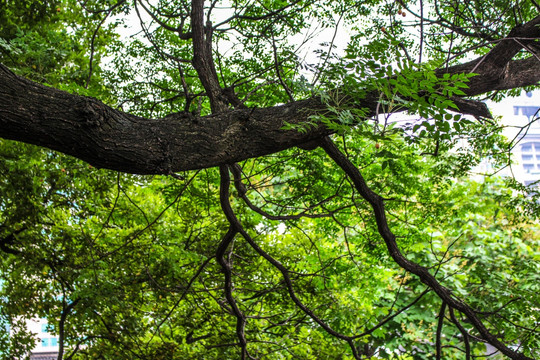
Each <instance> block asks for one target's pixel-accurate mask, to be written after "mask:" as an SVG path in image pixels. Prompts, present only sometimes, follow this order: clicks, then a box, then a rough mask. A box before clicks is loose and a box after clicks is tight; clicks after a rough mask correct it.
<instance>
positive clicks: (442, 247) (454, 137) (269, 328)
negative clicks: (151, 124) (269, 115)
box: [0, 0, 540, 359]
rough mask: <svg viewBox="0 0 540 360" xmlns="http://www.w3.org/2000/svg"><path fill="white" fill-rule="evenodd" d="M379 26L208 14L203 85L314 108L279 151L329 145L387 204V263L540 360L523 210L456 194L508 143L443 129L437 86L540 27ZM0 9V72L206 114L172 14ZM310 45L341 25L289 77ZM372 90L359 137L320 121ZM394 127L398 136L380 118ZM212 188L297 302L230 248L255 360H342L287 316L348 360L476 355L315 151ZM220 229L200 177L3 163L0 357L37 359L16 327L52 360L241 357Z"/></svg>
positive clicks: (462, 323)
mask: <svg viewBox="0 0 540 360" xmlns="http://www.w3.org/2000/svg"><path fill="white" fill-rule="evenodd" d="M425 2H426V3H427V1H425ZM398 3H399V2H396V3H394V2H389V3H388V2H384V1H379V0H371V1H363V2H357V1H348V0H341V1H333V2H312V1H298V2H295V3H294V4H292V5H291V3H289V2H285V1H256V2H253V1H235V2H234V5H235V9H236V11H237V14H241V15H242V16H232V14H233V10H231V9H227V10H223V9H222V6H225V5H226V4H225V5H220V4H218V5H216V7H215V8H216V10H215V13H214V18H213V22H214V23H215V24H220V22H223V25H221V26H218V27H217V29H216V30H215V31H214V37H215V39H214V42H215V46H214V51H215V62H216V64H217V70H218V75H219V80H220V83H221V86H222V87H223V88H227V87H233V86H234V91H235V93H236V96H237V98H238V99H242V101H243V104H244V105H246V106H248V107H264V106H273V105H277V104H281V103H284V102H287V101H289V100H290V98H291V97H293V98H295V99H301V98H305V97H308V96H310V95H311V94H322V97H323V99H324V100H325V101H327V103H328V111H327V112H325V113H322V114H320V115H318V116H315V117H313V118H312V119H311V123H306V125H304V127H298V128H297V129H296V130H298V131H308V130H309V128H310V127H311V126H318V124H320V123H321V122H322V123H323V124H325V125H326V126H330V127H333V128H334V129H335V131H336V135H335V136H334V137H335V141H336V143H337V144H338V146H339V148H340V149H341V150H342V151H343V152H344V153H346V154H347V156H348V157H349V159H350V161H351V162H352V163H354V164H355V165H356V166H357V167H358V168H359V169H360V170H361V171H362V174H363V176H364V177H365V178H366V180H367V182H368V184H369V185H370V187H371V188H372V189H373V190H374V191H375V192H377V193H378V194H380V195H381V196H382V197H383V198H384V199H385V200H386V210H387V216H388V223H389V226H390V228H391V229H392V231H393V232H394V233H395V234H396V236H397V239H398V243H399V247H400V249H401V250H402V252H403V253H404V254H405V255H406V256H407V258H409V259H410V260H412V261H414V262H417V263H420V264H422V265H423V266H425V267H427V268H429V270H430V272H431V273H432V274H433V275H435V276H436V278H437V279H438V280H439V281H440V282H441V284H442V285H444V286H445V287H447V288H448V289H451V291H452V294H453V296H455V297H457V298H459V299H463V300H465V301H466V302H467V303H468V304H470V305H471V306H472V308H474V309H476V310H477V311H478V312H479V314H481V318H482V320H483V321H485V324H486V326H487V327H488V328H489V329H490V331H492V333H494V334H496V335H498V336H499V335H500V336H501V337H504V341H505V342H506V344H508V345H510V346H514V347H519V351H520V352H523V353H525V354H526V355H527V356H530V357H536V356H540V350H539V349H540V334H539V331H538V326H539V324H540V318H539V311H538V309H539V308H540V302H539V298H538V293H539V292H540V271H539V270H540V228H539V227H538V223H537V214H538V200H536V198H534V197H532V195H531V194H527V193H526V192H524V191H523V189H515V188H514V187H515V186H514V187H512V185H515V184H513V183H512V182H511V181H509V180H508V179H504V178H500V177H497V176H484V177H482V178H476V180H473V179H471V178H470V171H471V169H473V168H474V167H475V166H477V165H478V164H480V163H481V161H483V160H485V159H486V158H489V159H490V161H491V162H492V164H493V166H494V167H495V168H497V169H498V168H501V167H504V166H507V165H508V164H509V162H510V159H509V152H508V151H507V150H508V149H509V148H510V147H511V146H512V144H510V143H509V142H508V140H507V139H506V138H505V137H504V136H503V127H502V126H501V125H499V124H498V123H497V121H496V120H493V121H491V120H489V121H488V120H476V119H475V120H471V119H469V118H466V117H463V116H461V115H460V114H458V113H454V112H451V111H449V109H450V110H455V109H456V107H455V104H453V103H452V101H451V100H449V97H452V96H453V95H461V94H463V89H465V88H466V87H467V82H468V79H469V78H470V77H471V76H472V75H470V74H460V75H458V76H446V77H437V76H436V75H435V74H436V70H437V69H439V68H441V67H444V66H445V64H446V63H447V62H448V63H449V64H453V63H455V62H457V61H459V60H462V58H463V57H465V56H470V54H469V53H467V52H466V50H467V49H469V48H472V49H474V50H472V51H474V52H476V53H478V54H483V53H485V52H486V51H487V49H489V47H488V46H487V45H486V44H487V43H489V41H490V39H497V38H499V37H500V36H502V35H503V34H506V33H507V32H508V31H509V30H510V29H511V28H513V27H514V26H515V25H516V23H521V22H523V21H524V19H525V20H526V19H529V18H531V17H532V16H533V15H534V14H535V13H536V12H537V9H536V7H534V5H533V3H534V2H529V1H516V2H515V3H516V4H515V7H514V11H513V12H509V11H507V9H506V7H507V5H508V2H507V1H491V2H489V3H488V2H482V1H470V2H468V3H467V4H459V5H456V2H454V1H436V2H433V3H434V4H439V5H440V7H438V8H437V9H431V8H428V7H427V6H426V8H425V9H423V11H426V12H428V10H429V11H434V12H435V11H437V12H439V14H440V16H441V18H443V19H453V20H452V21H453V22H452V23H447V22H445V21H440V22H433V23H430V24H427V23H426V24H425V27H424V28H423V35H422V42H419V41H418V36H419V34H418V33H417V29H418V26H417V25H418V24H416V20H409V18H411V17H413V15H412V13H411V12H409V10H408V11H407V13H406V14H407V15H406V16H404V15H402V14H405V8H404V7H403V6H400V5H397V4H398ZM403 3H409V2H403ZM83 4H84V6H83ZM208 5H209V4H208ZM405 5H406V4H405ZM0 6H1V7H0V62H1V63H4V64H6V65H8V66H9V67H10V68H12V69H13V70H14V71H16V72H18V73H20V74H23V75H24V76H26V77H29V78H31V79H33V80H35V81H38V82H42V83H45V84H47V85H50V86H53V87H57V88H60V89H64V90H66V91H69V92H74V93H78V94H81V95H87V96H93V97H97V98H99V99H100V100H102V101H103V102H105V103H107V104H109V105H111V106H114V107H119V108H123V109H124V110H126V111H130V112H134V113H136V114H139V115H143V116H146V117H149V118H152V117H158V116H164V115H167V114H168V113H170V112H176V111H181V110H187V111H191V112H194V113H197V114H207V113H209V112H210V105H209V100H208V98H207V97H206V94H205V93H204V92H205V90H204V88H203V85H202V84H201V82H200V81H199V78H198V74H197V73H196V70H195V69H194V68H193V67H192V66H191V64H190V60H189V59H190V58H191V57H192V53H193V49H192V42H191V40H189V39H187V40H186V39H182V38H181V36H179V35H178V34H177V33H174V32H172V31H170V30H169V29H168V28H169V27H171V28H175V29H178V28H180V27H181V26H182V25H184V23H186V24H188V23H189V16H188V15H189V9H190V5H189V4H188V3H187V2H186V1H181V0H175V1H150V2H147V1H133V2H131V1H130V2H125V1H117V0H108V1H85V2H80V1H72V0H55V1H53V0H51V1H48V0H41V1H17V2H13V1H7V0H2V1H0ZM410 6H411V8H410V11H412V12H415V11H417V10H418V11H420V10H419V9H417V8H419V5H418V4H416V2H412V1H411V2H410ZM145 8H146V10H145ZM147 10H148V11H151V12H152V14H153V15H154V16H155V19H153V20H152V19H151V17H150V16H149V15H146V16H143V15H140V16H141V18H143V19H145V20H146V22H145V23H144V27H143V29H144V30H143V31H141V32H138V33H137V31H136V30H133V29H131V28H129V27H128V28H125V27H124V26H123V25H124V24H127V25H129V24H131V23H132V22H133V20H134V19H135V22H137V21H138V18H137V14H141V13H143V14H144V13H146V11H147ZM269 13H270V14H273V13H275V14H278V15H279V16H277V15H276V16H266V15H265V14H269ZM235 14H236V13H235ZM231 16H232V17H231ZM226 19H227V20H226ZM160 22H163V23H162V24H161V26H159V25H158V24H159V23H160ZM314 24H318V25H319V26H320V27H321V28H322V29H330V30H332V29H333V27H334V26H338V25H339V26H341V25H342V24H345V25H346V26H347V29H348V30H347V31H348V32H349V33H351V34H352V36H351V39H350V43H349V46H348V47H347V48H346V49H345V52H344V54H343V56H342V57H338V56H337V55H335V54H336V52H335V51H334V52H330V51H329V49H331V48H332V44H330V43H326V44H313V42H312V44H311V45H312V46H314V48H315V54H316V55H317V57H316V58H314V57H313V55H312V54H311V55H309V57H308V60H304V57H303V56H304V55H305V53H303V51H304V50H299V49H298V47H299V45H298V44H299V42H300V41H302V40H301V39H302V38H300V40H298V41H296V40H295V41H288V39H293V38H295V39H296V37H298V36H299V35H298V34H303V33H305V32H307V31H309V30H310V28H311V30H313V29H312V28H313V27H314V26H315V25H314ZM413 25H414V26H413ZM132 26H133V27H135V25H132ZM186 26H187V25H186ZM451 27H452V28H454V29H461V32H460V31H450V28H451ZM129 31H131V32H129ZM336 31H337V32H338V33H339V32H343V33H345V31H346V30H345V29H344V28H338V30H336ZM127 32H129V34H130V35H131V34H132V33H137V35H136V36H126V33H127ZM466 33H470V34H466ZM338 36H339V35H338ZM486 41H487V43H486ZM482 45H483V46H482ZM314 48H311V50H313V49H314ZM301 49H303V48H301ZM407 49H408V50H407ZM311 50H310V51H311ZM420 51H422V56H423V59H421V61H419V60H418V54H419V52H420ZM462 54H463V55H462ZM186 59H187V60H186ZM309 59H315V60H313V61H311V60H309ZM374 88H375V89H378V90H379V91H380V92H381V94H382V95H381V98H382V101H381V102H380V103H381V110H380V113H381V115H380V116H377V117H375V118H371V119H365V111H364V110H363V109H355V108H350V107H348V106H347V105H345V104H340V103H339V101H338V99H339V98H340V97H339V94H343V93H344V94H346V95H347V96H350V97H359V98H361V97H362V96H365V94H366V92H367V91H368V90H372V89H374ZM336 89H337V90H336ZM426 94H427V95H426ZM498 96H500V95H498ZM405 108H406V109H408V112H409V114H408V117H407V119H409V120H408V121H407V123H406V124H403V123H394V122H392V121H391V120H389V117H388V116H387V115H384V114H386V113H390V112H394V111H397V110H396V109H398V110H399V111H401V109H405ZM287 126H289V127H292V128H294V126H292V125H286V126H285V128H287ZM231 171H232V174H233V175H234V176H235V179H236V180H237V181H236V182H234V183H233V185H231V187H230V188H231V189H230V190H231V194H230V196H228V197H227V198H228V199H229V201H230V203H231V204H232V208H233V210H234V212H235V214H236V216H237V217H238V219H239V220H240V221H241V223H242V225H243V227H244V228H245V229H246V232H247V233H248V234H249V236H250V237H251V238H252V239H253V240H254V241H255V242H256V243H257V244H258V246H259V247H260V248H262V249H263V250H264V251H265V252H266V253H268V254H269V255H271V256H272V257H273V258H274V259H276V260H278V261H279V262H280V263H281V264H282V265H283V266H284V267H286V268H287V269H288V273H287V275H288V276H289V277H290V279H291V280H292V283H293V285H292V288H289V287H288V284H287V281H286V280H284V279H285V278H284V276H283V272H282V271H280V269H279V268H278V267H276V266H275V264H273V263H272V262H270V261H268V259H265V258H264V257H263V256H261V253H260V252H258V251H257V250H256V249H255V248H254V247H253V246H251V245H250V244H249V243H248V242H246V241H245V240H244V239H243V238H242V237H237V238H235V239H234V240H233V243H232V244H231V245H230V246H229V247H228V248H227V251H226V254H225V257H226V258H227V259H228V261H229V262H230V264H232V274H233V280H232V282H233V288H232V289H233V292H232V293H233V295H234V298H235V300H236V304H237V305H238V307H239V308H240V310H241V311H242V313H243V314H244V315H245V316H246V317H247V319H246V324H245V338H246V340H247V349H248V351H249V354H250V355H251V356H253V357H254V358H258V359H352V358H353V357H352V356H353V355H352V352H351V349H350V347H348V346H347V343H346V342H344V341H342V340H340V339H339V338H337V337H335V336H332V335H331V334H329V333H328V332H327V331H325V330H324V329H323V328H321V326H320V325H319V324H317V323H316V321H315V320H313V318H312V317H310V316H308V314H306V312H304V311H302V310H301V308H300V307H299V306H298V304H295V301H294V300H292V298H293V297H296V299H297V300H299V301H300V302H301V303H303V304H305V306H307V307H308V308H309V309H311V311H313V313H314V314H315V315H316V317H318V318H319V319H322V320H323V321H324V322H325V323H326V324H327V325H328V326H329V327H330V328H332V329H333V330H335V331H336V332H338V333H341V334H344V335H346V336H357V335H358V337H357V338H356V339H355V340H354V342H355V346H356V351H357V352H358V354H359V357H360V358H370V357H373V358H375V359H431V358H435V355H434V354H435V353H436V349H435V348H436V346H435V343H436V342H437V338H440V339H442V358H444V359H463V358H464V353H463V351H464V350H463V349H464V348H465V345H464V340H465V339H466V340H467V341H466V342H468V340H470V344H469V345H470V347H471V350H470V351H471V353H472V354H474V355H483V354H485V352H486V346H485V344H484V343H483V342H481V341H474V339H475V337H477V336H478V334H477V332H476V330H475V329H474V327H473V326H472V325H471V324H470V323H469V322H468V321H467V320H464V317H463V315H462V314H460V313H459V312H457V311H454V310H452V309H450V310H449V309H448V308H447V307H445V306H443V305H442V302H441V300H440V298H439V297H438V296H437V295H436V294H435V293H434V292H433V291H432V290H430V288H429V287H427V286H426V285H425V284H424V283H422V282H421V281H420V280H419V279H418V278H417V277H416V276H413V275H411V274H409V273H407V272H405V271H404V270H402V269H401V268H400V267H399V266H398V265H397V264H396V263H395V262H394V261H393V259H392V258H391V257H390V255H389V254H388V251H387V248H386V246H385V244H384V242H383V240H382V239H381V237H380V235H379V232H378V227H377V224H376V222H375V219H374V217H373V210H372V208H371V207H370V206H369V204H367V203H366V202H365V201H363V200H362V199H361V198H360V196H359V194H358V192H357V190H356V189H354V187H352V186H351V185H350V180H349V179H348V178H347V176H346V175H345V173H343V172H342V170H341V169H339V167H338V166H336V164H334V163H333V162H332V161H331V159H330V158H329V157H328V156H327V155H326V154H325V152H324V151H323V150H322V149H320V148H318V149H315V150H312V151H305V150H301V149H297V148H294V149H289V150H286V151H283V152H281V153H279V154H274V155H270V156H266V157H261V158H256V159H251V160H247V161H245V162H243V163H241V164H239V165H238V167H234V168H231ZM235 179H233V180H235ZM240 179H241V181H242V182H243V184H244V185H245V187H246V188H247V192H246V193H245V194H244V191H243V190H242V186H240V185H239V183H240ZM234 185H236V186H234ZM520 190H521V191H520ZM246 200H248V201H246ZM222 206H223V205H222V204H220V173H219V171H218V169H203V170H197V171H192V172H186V173H183V174H180V176H177V177H173V176H147V177H142V176H135V175H129V174H121V173H116V172H113V171H108V170H103V169H95V168H93V167H92V166H89V165H88V164H85V163H83V162H81V161H79V160H77V159H74V158H71V157H68V156H65V155H62V154H59V153H55V152H53V151H50V150H48V149H41V148H37V147H35V146H31V145H26V144H22V143H17V142H13V141H8V140H0V239H1V240H2V242H1V246H0V254H2V258H1V262H0V278H1V279H2V283H1V284H2V285H1V295H0V320H1V321H2V322H3V323H5V324H10V328H11V334H10V336H8V335H9V334H7V333H5V332H4V333H2V334H1V335H0V357H1V358H3V359H12V358H24V356H25V354H28V351H30V349H31V347H32V344H33V343H34V341H35V340H36V338H38V336H37V334H30V333H28V331H27V330H26V329H25V327H24V322H23V321H22V320H24V319H30V318H38V317H43V318H47V319H48V321H49V323H50V324H51V326H52V331H53V332H54V333H55V334H58V335H60V338H61V339H60V340H61V342H62V344H63V345H64V346H65V348H64V352H63V358H66V359H67V358H72V359H234V358H238V357H239V355H238V354H239V348H238V342H239V339H238V336H237V329H236V327H237V319H236V317H235V316H234V311H233V310H232V309H231V304H230V302H229V301H228V300H227V299H226V296H225V292H224V276H223V270H222V268H221V267H220V265H219V263H218V262H217V261H216V249H217V248H218V245H219V244H220V242H221V240H222V238H223V237H224V235H225V234H226V233H227V230H228V228H229V221H228V219H227V218H226V216H225V215H224V213H223V208H222ZM254 209H255V210H254ZM456 324H458V325H456ZM438 327H441V328H440V329H439V330H438ZM438 332H439V333H440V334H439V336H437V333H438ZM467 332H468V333H470V335H471V337H468V336H466V335H464V334H465V333H467Z"/></svg>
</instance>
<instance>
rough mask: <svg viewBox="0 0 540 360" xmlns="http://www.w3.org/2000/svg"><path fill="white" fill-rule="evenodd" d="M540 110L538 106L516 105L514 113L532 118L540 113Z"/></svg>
mask: <svg viewBox="0 0 540 360" xmlns="http://www.w3.org/2000/svg"><path fill="white" fill-rule="evenodd" d="M539 110H540V108H539V107H538V106H514V115H525V116H526V117H527V118H528V119H529V120H531V119H532V118H534V117H537V116H538V115H539V114H538V112H539Z"/></svg>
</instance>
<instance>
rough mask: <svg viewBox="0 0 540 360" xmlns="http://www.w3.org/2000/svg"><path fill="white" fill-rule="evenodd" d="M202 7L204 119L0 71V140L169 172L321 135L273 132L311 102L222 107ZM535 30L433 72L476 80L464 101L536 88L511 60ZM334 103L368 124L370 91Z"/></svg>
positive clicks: (467, 109) (526, 70)
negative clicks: (144, 111) (112, 102)
mask: <svg viewBox="0 0 540 360" xmlns="http://www.w3.org/2000/svg"><path fill="white" fill-rule="evenodd" d="M203 4H204V2H203V0H196V1H194V2H193V9H192V21H193V24H192V27H193V36H194V38H193V41H194V53H195V56H194V59H193V64H194V66H195V68H196V69H197V72H198V74H199V75H200V76H201V81H202V82H203V85H204V86H205V89H206V90H207V93H208V94H209V96H210V97H211V99H210V100H211V103H212V111H213V112H214V114H213V115H210V116H205V117H199V116H194V115H191V114H189V113H185V112H184V113H176V114H171V115H169V116H167V117H165V118H162V119H145V118H141V117H137V116H134V115H131V114H127V113H124V112H121V111H118V110H115V109H112V108H110V107H108V106H106V105H104V104H103V103H101V102H99V101H97V100H95V99H92V98H88V97H83V96H78V95H72V94H68V93H66V92H63V91H59V90H56V89H53V88H50V87H46V86H43V85H40V84H37V83H34V82H31V81H29V80H26V79H24V78H21V77H19V76H17V75H15V74H13V73H12V72H11V71H10V70H9V69H7V68H6V67H5V66H3V65H1V64H0V137H3V138H6V139H12V140H18V141H23V142H27V143H31V144H35V145H40V146H44V147H47V148H50V149H53V150H58V151H61V152H63V153H66V154H69V155H73V156H75V157H77V158H80V159H82V160H85V161H87V162H88V163H90V164H92V165H94V166H96V167H102V168H108V169H113V170H118V171H122V172H129V173H137V174H170V173H173V172H177V171H185V170H192V169H203V168H209V167H214V166H219V165H223V164H231V163H234V162H238V161H242V160H246V159H249V158H254V157H259V156H263V155H268V154H273V153H277V152H280V151H282V150H285V149H288V148H291V147H294V146H301V145H302V144H308V143H310V142H312V141H313V140H317V139H321V138H322V137H324V136H326V135H329V134H330V133H331V131H330V130H328V129H327V128H325V127H324V126H318V127H313V128H311V129H310V130H309V131H307V132H299V131H296V130H289V131H285V130H282V127H283V125H284V123H285V122H288V123H290V124H302V123H305V122H307V121H310V116H311V115H314V114H316V113H317V112H321V111H325V109H326V107H325V105H324V104H322V102H321V101H320V100H319V99H317V98H311V99H306V100H301V101H294V102H291V103H289V104H287V105H283V106H275V107H270V108H260V109H259V108H257V109H235V110H230V109H227V101H226V99H225V98H224V97H223V93H222V89H221V88H220V86H219V82H218V81H217V75H216V73H215V68H214V66H213V62H212V57H211V52H212V51H211V46H210V45H209V44H210V43H209V40H210V39H211V27H210V26H204V24H202V21H203V19H204V16H203V15H204V14H203V10H204V9H203ZM539 23H540V17H538V18H536V19H534V20H533V21H531V22H529V23H527V24H525V25H523V26H521V27H519V28H517V29H516V30H515V31H513V32H512V34H511V35H512V36H519V37H520V38H521V40H520V41H519V42H517V41H514V40H512V38H508V39H505V40H501V41H500V42H499V44H498V45H497V46H495V47H494V48H493V49H492V51H491V52H490V53H488V54H487V55H486V56H484V57H481V58H479V59H477V60H475V61H471V62H469V63H466V64H463V65H458V66H454V67H451V68H448V69H446V70H441V73H442V72H448V73H452V74H458V73H470V72H474V73H477V74H478V75H477V76H475V77H473V78H472V79H471V80H470V83H469V84H468V85H469V88H468V89H466V93H467V95H468V96H474V95H480V94H483V93H486V92H489V91H494V90H503V89H511V88H518V87H523V86H529V85H536V84H538V83H539V82H540V61H538V60H537V58H536V57H535V56H531V57H529V58H527V59H524V60H515V61H510V60H511V59H512V57H513V56H515V54H517V53H518V52H519V51H520V50H521V49H522V46H523V45H524V44H525V45H527V44H528V43H530V42H531V41H532V39H535V38H538V37H540V29H539V27H538V26H537V25H538V24H539ZM523 37H526V38H529V39H531V40H523ZM343 100H344V101H343V102H344V103H345V104H346V106H348V107H356V108H362V109H365V110H366V117H369V116H372V115H374V114H375V113H376V112H377V102H378V101H379V94H378V93H376V92H375V91H373V92H370V93H368V95H366V97H365V98H364V99H362V100H354V101H353V100H350V99H343ZM453 100H454V102H455V103H456V105H457V106H458V107H459V108H460V111H461V112H463V113H467V114H472V115H474V116H477V117H487V116H490V114H489V111H488V110H487V107H486V106H485V104H483V103H480V102H478V101H472V100H468V99H465V98H454V99H453ZM340 102H342V101H341V100H340ZM343 102H342V103H343ZM359 120H361V119H359Z"/></svg>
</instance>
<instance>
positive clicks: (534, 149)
mask: <svg viewBox="0 0 540 360" xmlns="http://www.w3.org/2000/svg"><path fill="white" fill-rule="evenodd" d="M521 160H522V163H523V169H524V170H525V171H526V172H535V171H540V141H535V142H528V143H525V144H523V145H521Z"/></svg>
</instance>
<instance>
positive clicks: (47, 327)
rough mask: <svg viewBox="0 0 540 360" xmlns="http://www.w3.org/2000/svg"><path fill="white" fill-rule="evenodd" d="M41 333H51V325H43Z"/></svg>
mask: <svg viewBox="0 0 540 360" xmlns="http://www.w3.org/2000/svg"><path fill="white" fill-rule="evenodd" d="M41 332H42V333H46V332H49V324H47V323H44V324H41Z"/></svg>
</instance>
